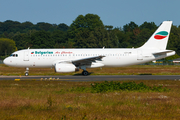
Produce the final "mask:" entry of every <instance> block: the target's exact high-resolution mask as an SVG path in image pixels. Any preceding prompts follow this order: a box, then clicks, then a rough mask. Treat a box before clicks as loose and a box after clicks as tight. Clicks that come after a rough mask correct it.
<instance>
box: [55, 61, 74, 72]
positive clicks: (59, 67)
mask: <svg viewBox="0 0 180 120" xmlns="http://www.w3.org/2000/svg"><path fill="white" fill-rule="evenodd" d="M55 71H56V72H75V71H77V70H76V66H74V65H73V64H71V63H58V64H56V65H55Z"/></svg>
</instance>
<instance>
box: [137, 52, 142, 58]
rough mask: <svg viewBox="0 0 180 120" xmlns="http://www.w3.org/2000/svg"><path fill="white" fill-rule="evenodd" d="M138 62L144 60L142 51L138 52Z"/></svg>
mask: <svg viewBox="0 0 180 120" xmlns="http://www.w3.org/2000/svg"><path fill="white" fill-rule="evenodd" d="M137 60H143V55H142V50H137Z"/></svg>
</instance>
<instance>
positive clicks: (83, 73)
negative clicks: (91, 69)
mask: <svg viewBox="0 0 180 120" xmlns="http://www.w3.org/2000/svg"><path fill="white" fill-rule="evenodd" d="M81 69H83V72H82V75H84V76H87V75H88V74H89V73H88V71H86V66H81Z"/></svg>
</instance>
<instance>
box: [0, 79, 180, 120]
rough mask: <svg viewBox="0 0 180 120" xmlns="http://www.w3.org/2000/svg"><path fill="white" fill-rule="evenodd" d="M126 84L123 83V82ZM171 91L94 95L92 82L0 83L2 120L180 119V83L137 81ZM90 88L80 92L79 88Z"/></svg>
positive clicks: (117, 92) (112, 92)
mask: <svg viewBox="0 0 180 120" xmlns="http://www.w3.org/2000/svg"><path fill="white" fill-rule="evenodd" d="M121 82H122V81H121ZM140 82H143V83H144V84H145V85H147V86H159V85H161V86H163V87H166V88H167V89H170V90H169V91H165V92H157V91H156V92H152V91H146V92H145V91H128V90H125V91H123V90H121V91H111V92H102V93H92V92H91V91H90V90H89V88H90V87H91V82H65V81H0V119H1V120H3V119H4V120H5V119H6V120H25V119H26V120H32V119H33V120H41V119H44V120H59V119H63V120H65V119H66V120H71V119H72V120H96V119H97V120H120V119H123V120H124V119H142V120H144V119H149V120H151V119H153V120H154V119H167V120H170V119H179V118H180V89H179V86H180V81H170V80H169V81H166V80H164V81H163V80H161V81H156V80H149V81H135V83H140ZM81 87H83V88H86V90H80V89H77V88H81Z"/></svg>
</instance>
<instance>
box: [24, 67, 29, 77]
mask: <svg viewBox="0 0 180 120" xmlns="http://www.w3.org/2000/svg"><path fill="white" fill-rule="evenodd" d="M28 75H29V68H26V71H25V76H28Z"/></svg>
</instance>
